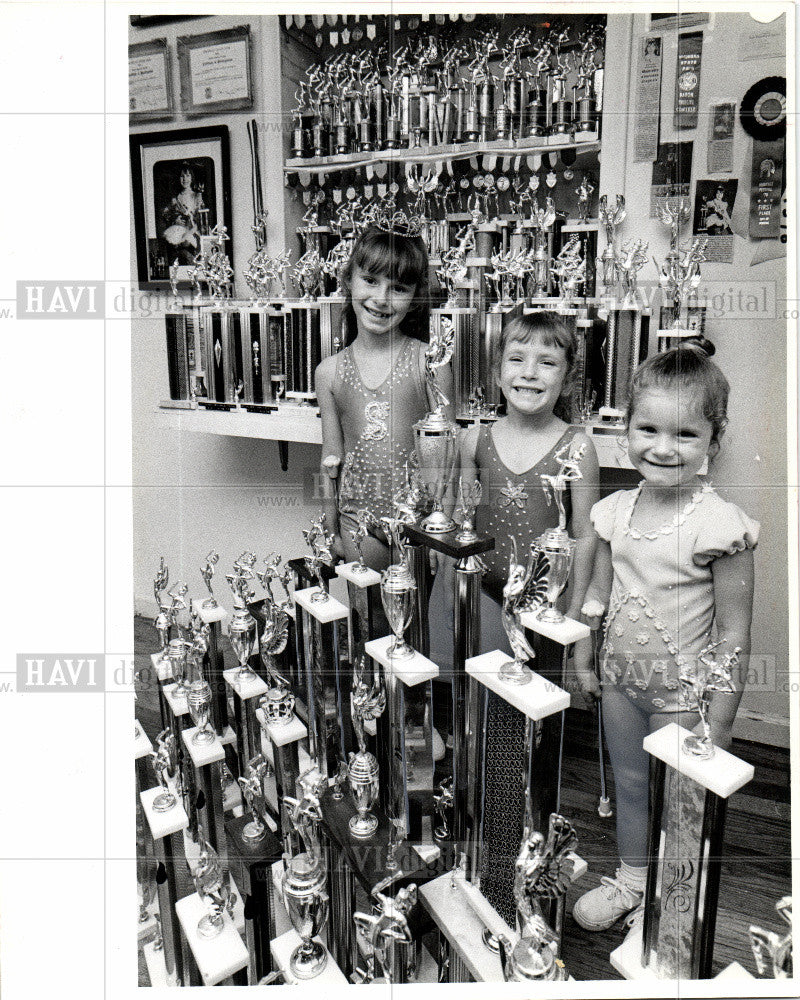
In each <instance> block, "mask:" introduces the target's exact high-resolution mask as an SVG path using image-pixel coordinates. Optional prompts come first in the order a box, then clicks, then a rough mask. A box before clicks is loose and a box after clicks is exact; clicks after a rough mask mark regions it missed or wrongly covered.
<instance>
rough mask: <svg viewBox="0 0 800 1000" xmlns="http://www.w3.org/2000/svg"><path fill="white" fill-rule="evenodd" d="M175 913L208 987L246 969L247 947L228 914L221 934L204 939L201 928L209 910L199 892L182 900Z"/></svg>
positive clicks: (224, 919)
mask: <svg viewBox="0 0 800 1000" xmlns="http://www.w3.org/2000/svg"><path fill="white" fill-rule="evenodd" d="M175 911H176V913H177V914H178V920H179V921H180V925H181V929H182V930H183V933H184V936H185V937H186V942H187V944H188V945H189V949H190V951H191V953H192V957H193V958H194V961H195V965H196V966H197V969H198V971H199V973H200V977H201V979H202V981H203V985H204V986H216V985H217V984H218V983H221V982H223V980H225V979H229V978H230V977H231V976H233V975H234V974H235V973H237V972H240V971H241V970H242V969H244V968H246V966H247V960H248V953H247V948H246V947H245V944H244V941H242V939H241V937H240V936H239V933H238V931H237V930H236V927H235V926H234V923H233V920H231V918H230V917H229V916H228V914H227V913H223V914H222V930H221V931H220V933H219V934H218V935H217V936H216V937H213V938H203V937H201V936H200V935H199V934H198V932H197V925H198V923H199V922H200V920H201V919H202V918H203V917H204V916H206V914H207V913H208V912H209V911H208V907H207V906H206V904H205V903H204V902H203V900H202V899H201V898H200V896H198V894H197V893H196V892H195V893H192V895H191V896H185V897H184V898H183V899H179V900H178V902H177V903H176V904H175Z"/></svg>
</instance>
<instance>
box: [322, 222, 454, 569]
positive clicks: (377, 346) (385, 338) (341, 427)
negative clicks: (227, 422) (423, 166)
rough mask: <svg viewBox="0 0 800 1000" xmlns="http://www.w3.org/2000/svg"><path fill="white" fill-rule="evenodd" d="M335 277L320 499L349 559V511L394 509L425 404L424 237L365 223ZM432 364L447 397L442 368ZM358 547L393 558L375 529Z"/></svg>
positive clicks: (377, 558)
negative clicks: (339, 318)
mask: <svg viewBox="0 0 800 1000" xmlns="http://www.w3.org/2000/svg"><path fill="white" fill-rule="evenodd" d="M406 232H407V231H406ZM342 284H343V287H344V291H345V300H346V305H345V321H346V325H347V336H346V338H345V341H346V346H345V348H344V350H342V351H340V352H339V353H338V354H334V355H332V356H331V357H329V358H326V359H325V360H324V361H323V362H322V363H321V364H320V365H319V367H318V368H317V373H316V387H317V398H318V399H319V406H320V415H321V417H322V456H323V457H322V476H323V483H326V482H327V483H329V484H334V483H335V484H337V485H338V490H336V489H335V488H331V489H329V490H328V491H327V496H326V498H325V500H324V504H323V508H324V510H325V514H326V521H327V527H328V530H329V531H332V532H333V534H334V535H335V551H336V553H337V555H339V556H342V557H344V558H345V559H347V560H352V559H355V558H357V551H356V548H355V544H354V542H353V540H352V538H351V535H350V532H351V530H353V529H354V528H355V521H354V518H353V515H354V513H355V512H356V511H358V510H359V509H366V510H368V511H369V512H370V513H371V514H372V515H373V517H374V518H376V519H377V518H380V517H382V516H384V515H388V514H390V513H391V512H392V497H393V495H394V494H395V492H396V491H397V490H398V489H399V487H400V486H401V485H402V483H403V479H404V475H405V463H406V461H407V460H408V459H409V458H410V457H411V454H412V453H413V451H414V431H413V425H414V423H415V422H416V421H418V420H420V419H421V418H422V417H423V416H424V415H425V414H426V413H427V412H428V410H429V409H430V408H431V405H432V404H431V401H429V400H428V397H427V390H426V387H425V377H424V371H425V363H424V362H425V347H426V345H427V343H428V337H429V317H430V305H429V292H428V255H427V252H426V250H425V247H424V244H423V242H422V240H421V239H420V238H419V237H411V236H410V235H407V234H405V235H404V231H403V230H399V229H397V228H395V229H392V230H384V229H380V228H378V227H377V226H371V227H370V228H369V229H367V230H366V231H365V232H364V234H363V235H362V236H361V237H360V238H359V239H358V241H357V242H356V245H355V247H354V248H353V253H352V255H351V257H350V260H349V262H348V264H347V267H346V269H345V272H344V275H343V279H342ZM440 371H442V375H441V379H440V382H441V387H442V389H443V391H444V393H445V395H446V396H447V397H448V398H452V387H451V382H452V376H451V375H450V372H449V368H448V369H444V370H442V369H440ZM450 416H452V414H450ZM337 493H338V502H337ZM362 551H363V553H364V557H365V561H366V563H367V565H369V566H370V567H371V568H372V569H375V570H378V571H380V570H384V569H385V568H386V567H387V566H388V565H389V563H390V561H391V553H390V549H389V545H388V543H387V539H386V536H385V534H384V533H383V532H382V531H381V530H380V529H379V528H373V529H371V531H370V535H369V537H368V538H367V539H366V540H365V541H364V542H363V543H362Z"/></svg>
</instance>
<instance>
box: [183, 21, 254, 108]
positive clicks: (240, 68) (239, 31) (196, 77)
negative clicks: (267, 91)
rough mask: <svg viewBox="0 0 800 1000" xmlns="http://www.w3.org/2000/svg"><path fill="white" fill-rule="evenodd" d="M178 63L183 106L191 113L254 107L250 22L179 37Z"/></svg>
mask: <svg viewBox="0 0 800 1000" xmlns="http://www.w3.org/2000/svg"><path fill="white" fill-rule="evenodd" d="M178 66H179V69H180V77H181V108H182V110H183V111H184V112H185V113H186V114H187V115H208V114H216V113H218V112H220V111H238V110H241V109H242V108H250V107H252V105H253V83H252V58H251V48H250V27H249V25H246V24H243V25H241V26H240V27H238V28H228V29H226V30H224V31H211V32H209V33H208V34H204V35H185V36H183V37H181V38H179V39H178Z"/></svg>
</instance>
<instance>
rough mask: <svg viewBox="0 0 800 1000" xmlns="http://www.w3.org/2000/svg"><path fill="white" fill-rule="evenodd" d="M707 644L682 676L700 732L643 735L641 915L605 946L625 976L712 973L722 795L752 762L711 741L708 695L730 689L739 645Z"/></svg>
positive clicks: (737, 784)
mask: <svg viewBox="0 0 800 1000" xmlns="http://www.w3.org/2000/svg"><path fill="white" fill-rule="evenodd" d="M713 649H714V647H713V646H709V647H707V649H706V650H704V651H703V652H702V653H700V655H699V656H698V659H697V662H696V663H695V664H692V665H690V664H687V665H685V666H684V667H683V668H682V670H681V676H680V682H681V688H682V693H683V695H684V699H685V707H686V708H687V710H694V711H697V712H699V713H700V718H701V723H702V726H703V729H704V731H705V735H704V736H702V737H698V736H695V735H693V734H692V733H690V732H688V731H687V730H685V729H683V728H682V727H681V726H678V725H676V724H675V723H672V724H671V725H669V726H665V727H664V728H663V729H659V730H657V731H656V732H654V733H651V734H650V735H649V736H646V737H645V739H644V749H645V750H646V751H647V752H648V753H649V754H650V755H651V756H652V757H653V762H654V769H653V772H651V773H652V775H653V776H652V779H651V802H650V830H649V835H648V848H647V853H648V857H649V859H650V860H649V863H648V870H647V888H646V890H645V897H644V922H643V926H642V931H641V932H639V933H635V934H634V933H632V934H631V935H630V936H629V937H628V938H626V939H625V941H624V942H623V944H622V945H621V946H620V947H619V948H617V949H616V951H613V952H612V953H611V964H612V965H613V966H614V968H615V969H616V970H617V971H618V972H620V973H622V975H623V976H625V978H626V979H633V978H639V977H641V976H646V975H650V976H657V977H659V978H661V979H710V978H711V971H712V960H713V952H714V934H715V929H716V919H717V901H718V897H719V880H720V864H721V857H722V846H723V840H724V830H725V815H726V812H727V804H728V799H729V798H730V796H731V795H732V794H733V793H734V792H737V791H738V790H739V789H740V788H742V787H743V786H744V785H746V784H747V783H748V782H749V781H751V780H752V778H753V775H754V768H753V766H752V765H751V764H748V763H746V762H745V761H743V760H740V759H739V758H738V757H734V756H733V754H730V753H728V752H727V751H725V750H720V749H719V748H718V747H715V746H714V745H713V743H712V742H711V738H710V731H709V728H708V710H709V706H710V701H711V695H712V693H713V692H714V691H726V690H730V684H731V671H732V669H733V668H735V666H736V664H737V660H738V652H739V651H738V650H735V651H734V652H732V653H730V654H727V655H726V656H725V657H723V658H722V659H721V660H720V661H717V660H716V659H715V657H714V656H713Z"/></svg>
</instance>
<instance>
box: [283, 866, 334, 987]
mask: <svg viewBox="0 0 800 1000" xmlns="http://www.w3.org/2000/svg"><path fill="white" fill-rule="evenodd" d="M281 894H282V896H283V901H284V903H285V904H286V910H287V912H288V914H289V919H290V920H291V922H292V926H293V927H294V929H295V930H296V931H297V933H298V934H299V935H300V938H301V943H300V944H299V945H298V946H297V948H295V950H294V951H293V952H292V954H291V957H290V959H289V968H290V970H291V972H292V975H293V976H295V977H296V978H297V979H313V978H314V976H318V975H319V974H320V972H322V970H323V969H324V968H325V965H326V964H327V961H328V955H327V952H326V951H325V948H324V947H323V945H321V944H319V943H318V942H317V941H314V940H313V939H314V937H315V936H316V935H317V934H319V932H320V931H321V930H322V928H323V927H324V926H325V921H326V920H327V919H328V903H329V897H328V894H327V892H326V891H325V869H324V868H323V866H322V864H321V863H320V861H319V858H317V857H315V856H313V855H310V854H298V855H297V857H296V858H292V859H291V860H290V861H288V862H287V864H286V870H285V871H284V873H283V879H282V881H281Z"/></svg>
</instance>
